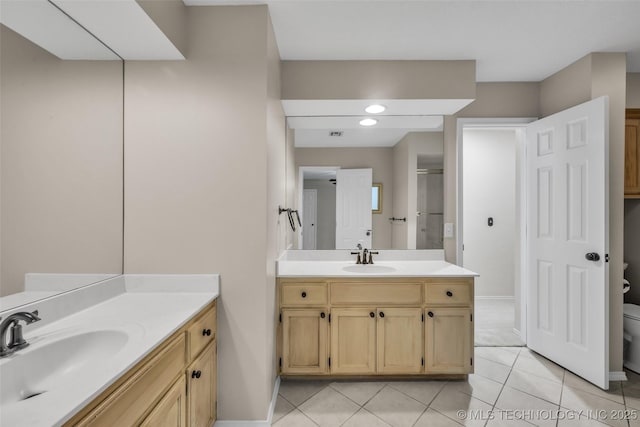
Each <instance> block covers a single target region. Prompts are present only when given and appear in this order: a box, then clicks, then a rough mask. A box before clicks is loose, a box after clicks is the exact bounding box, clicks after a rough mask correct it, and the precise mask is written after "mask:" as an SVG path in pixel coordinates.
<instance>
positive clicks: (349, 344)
mask: <svg viewBox="0 0 640 427" xmlns="http://www.w3.org/2000/svg"><path fill="white" fill-rule="evenodd" d="M375 371H376V310H375V309H369V308H335V309H333V310H331V373H335V374H373V373H375Z"/></svg>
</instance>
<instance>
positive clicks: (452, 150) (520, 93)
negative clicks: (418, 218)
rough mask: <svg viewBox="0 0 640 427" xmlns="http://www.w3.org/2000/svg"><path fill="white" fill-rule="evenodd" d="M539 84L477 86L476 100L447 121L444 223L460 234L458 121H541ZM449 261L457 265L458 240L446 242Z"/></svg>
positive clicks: (517, 83)
mask: <svg viewBox="0 0 640 427" xmlns="http://www.w3.org/2000/svg"><path fill="white" fill-rule="evenodd" d="M538 89H539V84H538V83H535V82H514V83H478V87H477V98H476V100H475V101H473V102H472V103H471V104H470V105H469V106H467V107H466V108H464V109H462V110H460V111H459V112H458V113H457V114H456V115H455V116H445V121H444V163H445V166H444V222H445V223H447V222H450V223H453V224H454V225H455V229H456V231H455V233H456V234H457V225H458V224H457V223H456V217H457V205H458V201H457V194H458V190H457V176H458V159H457V148H456V147H457V141H456V139H457V128H456V126H457V119H459V118H488V117H489V118H490V117H497V118H512V117H518V118H525V117H530V118H535V117H538V104H539V93H538ZM444 249H445V257H446V259H447V261H449V262H452V263H455V262H456V239H455V237H454V238H452V239H447V238H445V239H444Z"/></svg>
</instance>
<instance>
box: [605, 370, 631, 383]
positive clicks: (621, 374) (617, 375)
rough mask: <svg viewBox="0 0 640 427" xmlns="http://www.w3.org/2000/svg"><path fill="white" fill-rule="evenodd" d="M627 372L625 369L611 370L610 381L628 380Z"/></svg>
mask: <svg viewBox="0 0 640 427" xmlns="http://www.w3.org/2000/svg"><path fill="white" fill-rule="evenodd" d="M627 380H628V378H627V373H626V372H625V371H609V381H627Z"/></svg>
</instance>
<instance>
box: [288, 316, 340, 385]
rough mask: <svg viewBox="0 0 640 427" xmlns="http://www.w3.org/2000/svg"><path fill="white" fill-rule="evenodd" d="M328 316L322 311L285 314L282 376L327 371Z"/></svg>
mask: <svg viewBox="0 0 640 427" xmlns="http://www.w3.org/2000/svg"><path fill="white" fill-rule="evenodd" d="M328 336H329V316H328V313H327V311H326V310H323V309H306V310H295V309H293V310H287V309H285V310H282V357H281V361H280V363H281V366H282V372H283V373H285V374H323V373H325V372H326V371H327V361H328V347H327V344H328V343H327V339H328Z"/></svg>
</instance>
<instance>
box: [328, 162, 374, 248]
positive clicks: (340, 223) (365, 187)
mask: <svg viewBox="0 0 640 427" xmlns="http://www.w3.org/2000/svg"><path fill="white" fill-rule="evenodd" d="M372 182H373V169H338V170H337V171H336V249H355V248H356V246H357V245H358V243H360V244H361V245H362V247H364V248H371V233H372V227H371V224H372V218H371V215H372V213H371V197H372V196H371V185H372Z"/></svg>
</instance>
